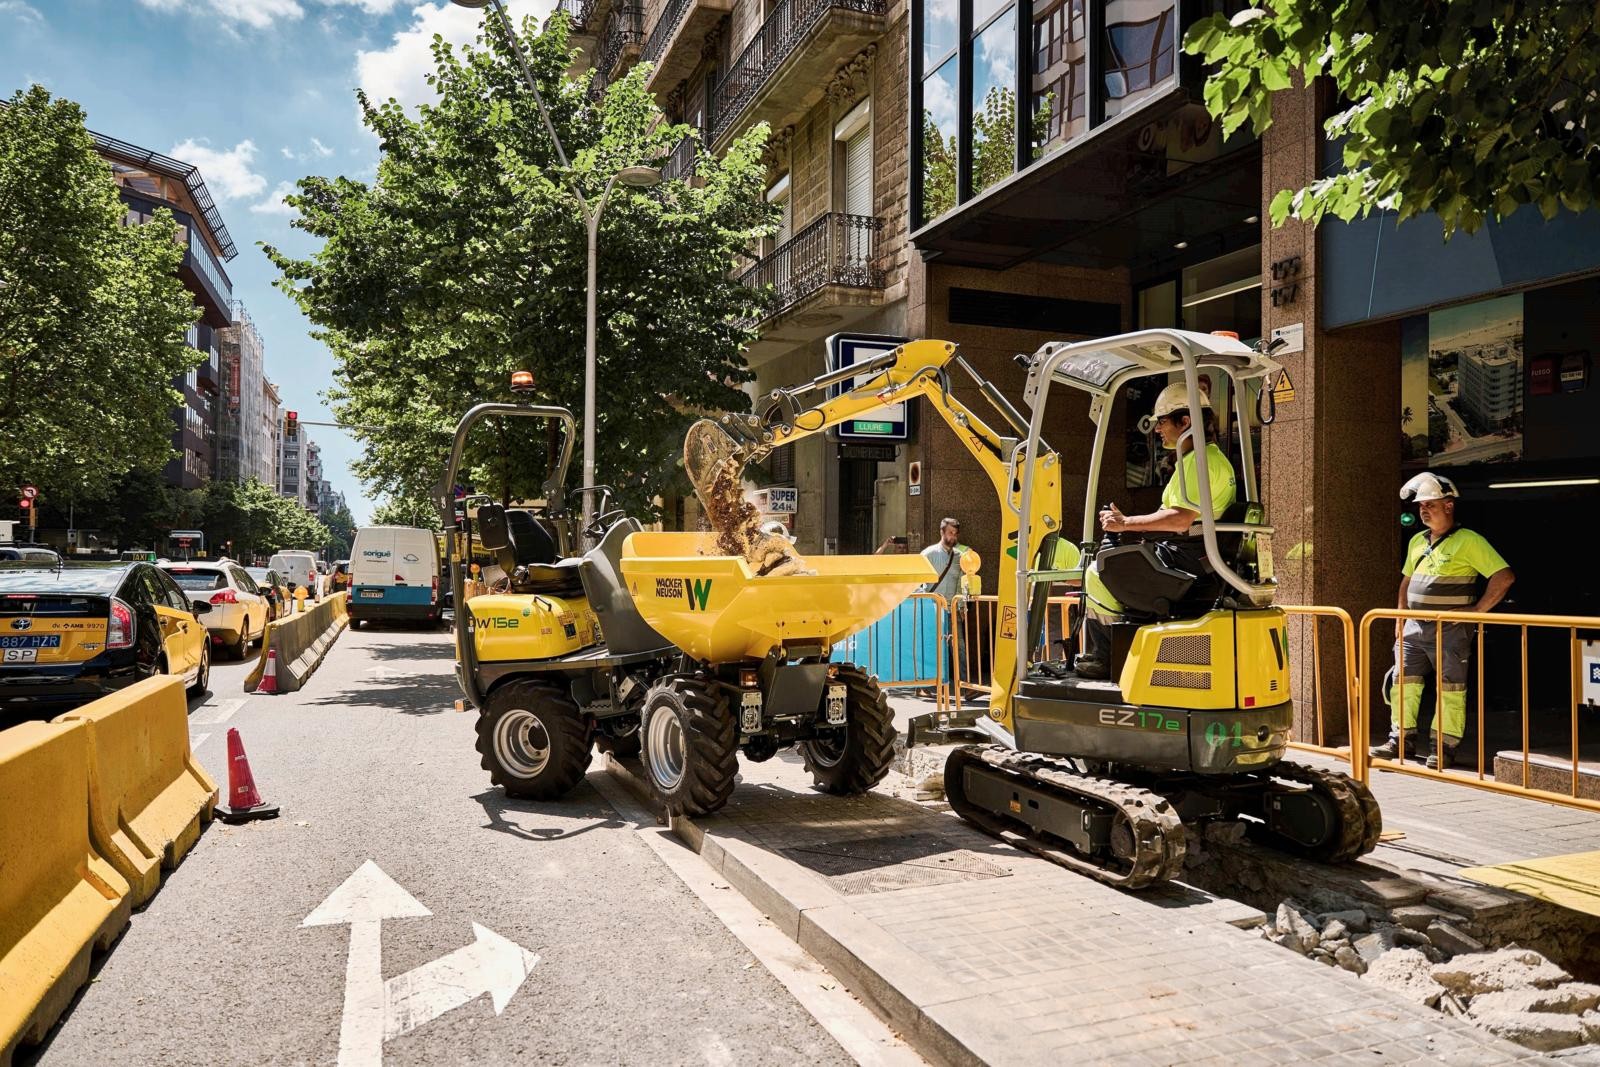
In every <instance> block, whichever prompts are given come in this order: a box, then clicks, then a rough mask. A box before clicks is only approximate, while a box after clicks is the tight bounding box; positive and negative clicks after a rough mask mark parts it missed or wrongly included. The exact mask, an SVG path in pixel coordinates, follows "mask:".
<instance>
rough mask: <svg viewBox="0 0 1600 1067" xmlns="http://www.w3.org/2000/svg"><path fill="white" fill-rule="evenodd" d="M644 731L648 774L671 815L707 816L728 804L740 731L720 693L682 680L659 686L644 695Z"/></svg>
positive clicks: (706, 684) (703, 683) (736, 767)
mask: <svg viewBox="0 0 1600 1067" xmlns="http://www.w3.org/2000/svg"><path fill="white" fill-rule="evenodd" d="M641 733H642V734H643V741H644V752H643V761H644V768H645V773H646V774H647V775H648V777H649V779H650V787H651V788H652V789H654V790H655V794H656V796H658V797H660V798H661V803H662V804H663V805H665V806H666V809H667V810H668V811H669V812H671V813H672V814H674V815H707V814H709V813H711V812H713V811H716V810H717V809H718V808H720V807H722V805H724V804H726V803H727V802H728V797H729V796H731V795H732V794H733V779H734V775H735V774H737V773H738V770H739V731H738V729H737V728H736V727H735V725H734V721H733V712H732V710H731V709H730V708H729V707H728V699H727V697H726V696H724V695H723V693H722V691H721V690H720V689H717V688H715V687H714V686H713V685H712V684H711V683H709V682H707V681H705V680H702V679H699V678H690V677H683V676H679V677H676V678H668V679H665V680H663V681H660V682H657V683H656V684H655V685H654V686H652V687H651V689H650V692H649V694H648V695H647V696H646V697H645V702H644V727H643V729H642V731H641Z"/></svg>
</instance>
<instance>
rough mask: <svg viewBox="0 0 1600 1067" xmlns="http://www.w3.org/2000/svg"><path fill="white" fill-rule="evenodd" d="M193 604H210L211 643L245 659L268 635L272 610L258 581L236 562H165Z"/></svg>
mask: <svg viewBox="0 0 1600 1067" xmlns="http://www.w3.org/2000/svg"><path fill="white" fill-rule="evenodd" d="M160 567H161V569H162V570H164V571H166V572H167V574H168V575H170V576H171V577H172V580H173V581H175V582H177V583H178V588H179V589H182V590H183V591H184V594H185V595H186V596H188V598H189V600H190V602H191V603H195V604H209V605H210V606H211V610H210V611H209V612H207V613H206V615H205V616H204V621H205V624H206V630H207V631H208V632H209V633H210V635H211V643H212V644H214V645H219V646H221V647H223V648H226V649H228V650H230V651H231V652H232V653H233V654H234V656H235V658H238V659H243V658H244V657H245V656H246V655H247V654H248V653H249V651H250V644H251V642H253V641H257V640H260V639H261V638H262V637H263V636H264V635H265V634H266V632H267V620H268V619H269V618H270V617H271V615H272V608H271V606H270V604H269V603H268V601H267V598H266V596H265V595H264V594H263V593H262V591H261V588H260V587H259V586H257V585H256V581H255V579H254V578H252V577H250V575H249V574H247V573H245V569H244V568H243V567H241V566H239V565H238V564H237V563H234V562H233V561H232V560H217V561H215V562H208V561H206V560H198V561H195V562H191V563H163V564H160Z"/></svg>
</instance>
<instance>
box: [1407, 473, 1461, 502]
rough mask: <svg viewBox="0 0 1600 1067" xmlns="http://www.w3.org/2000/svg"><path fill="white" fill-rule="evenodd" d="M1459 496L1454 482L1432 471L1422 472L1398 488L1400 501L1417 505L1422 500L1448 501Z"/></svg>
mask: <svg viewBox="0 0 1600 1067" xmlns="http://www.w3.org/2000/svg"><path fill="white" fill-rule="evenodd" d="M1460 495H1461V494H1460V493H1459V492H1457V491H1456V483H1455V482H1452V481H1451V480H1450V479H1449V478H1446V477H1444V476H1443V475H1439V474H1435V473H1433V472H1432V471H1423V472H1422V473H1421V474H1419V475H1417V476H1416V477H1415V478H1413V479H1411V480H1410V481H1409V482H1407V483H1406V484H1405V485H1402V486H1401V487H1400V499H1401V500H1415V501H1416V502H1417V503H1419V504H1420V503H1422V502H1423V501H1424V500H1449V499H1452V498H1454V497H1458V496H1460Z"/></svg>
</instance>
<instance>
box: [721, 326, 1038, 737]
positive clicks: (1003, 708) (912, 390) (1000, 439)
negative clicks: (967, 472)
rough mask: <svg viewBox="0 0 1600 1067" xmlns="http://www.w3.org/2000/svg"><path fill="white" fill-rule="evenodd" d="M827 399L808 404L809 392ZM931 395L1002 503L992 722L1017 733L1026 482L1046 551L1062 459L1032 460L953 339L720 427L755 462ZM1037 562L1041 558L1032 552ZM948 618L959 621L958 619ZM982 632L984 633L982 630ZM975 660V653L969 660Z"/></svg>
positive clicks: (785, 394) (775, 397) (731, 418)
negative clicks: (968, 383) (964, 387)
mask: <svg viewBox="0 0 1600 1067" xmlns="http://www.w3.org/2000/svg"><path fill="white" fill-rule="evenodd" d="M952 364H954V365H955V366H956V368H957V369H959V370H961V371H963V372H964V373H966V374H967V375H968V376H970V377H971V378H972V380H973V381H974V383H976V385H977V387H978V390H979V392H980V393H982V395H983V396H984V398H985V399H986V400H988V401H989V403H990V405H991V406H992V407H993V408H994V409H995V410H996V411H997V412H998V413H999V415H1000V417H1001V419H1002V420H1004V422H1005V423H1006V424H1007V429H1008V430H1009V431H1011V433H1010V434H1002V433H1000V432H997V431H996V430H995V429H994V428H993V427H991V426H990V425H989V424H988V423H987V422H985V421H984V420H983V419H982V418H980V417H979V416H978V415H977V414H976V413H975V412H973V411H972V410H971V409H970V408H969V407H967V406H966V405H965V404H963V403H962V402H961V401H960V400H958V399H956V397H955V396H954V395H953V394H952V392H951V390H950V375H949V369H950V366H951V365H952ZM846 382H849V383H851V384H850V386H849V388H847V389H846V390H845V391H843V392H841V393H839V394H838V395H836V396H833V397H828V396H827V392H828V389H829V388H830V387H832V386H838V385H841V384H843V383H846ZM814 393H815V394H821V399H820V400H819V401H816V402H811V403H807V400H808V399H809V395H810V394H814ZM916 397H925V398H926V399H927V400H928V403H929V406H930V407H931V408H932V409H933V410H934V412H936V413H937V414H938V415H939V417H940V418H942V419H943V420H944V421H945V423H946V424H947V425H948V426H949V427H950V430H951V432H952V433H954V434H955V436H956V439H957V440H958V441H960V442H961V444H962V446H963V447H964V448H966V450H967V452H968V453H969V454H970V455H971V456H972V457H973V459H974V460H976V461H977V463H978V466H979V467H980V468H982V470H983V472H984V473H985V474H986V475H988V477H989V481H990V482H991V483H992V484H993V485H994V490H995V495H996V497H997V498H998V500H999V503H1000V546H999V549H1000V551H999V554H998V556H997V557H996V559H997V560H998V561H999V567H1000V578H999V581H998V582H997V583H996V593H997V599H998V600H999V613H998V616H997V625H996V626H995V628H994V641H995V647H994V652H993V656H992V659H991V662H992V664H993V677H992V690H991V695H990V704H989V717H990V718H991V719H992V720H994V721H995V722H996V723H998V724H999V725H1000V726H1001V727H1003V728H1004V729H1005V731H1006V733H1007V734H1008V735H1009V734H1010V733H1011V731H1012V717H1011V708H1012V697H1013V695H1014V694H1015V690H1016V641H1017V638H1018V624H1017V604H1016V595H1017V594H1016V590H1017V582H1016V568H1017V566H1018V546H1017V529H1018V525H1019V518H1020V515H1021V508H1022V500H1023V493H1022V487H1023V484H1024V482H1025V481H1029V480H1031V482H1032V492H1031V493H1030V494H1029V495H1028V499H1029V502H1030V507H1029V510H1030V512H1031V514H1030V516H1029V528H1030V529H1034V530H1044V531H1047V534H1048V535H1049V536H1047V539H1046V543H1045V546H1044V547H1045V548H1049V547H1052V546H1053V543H1054V542H1053V535H1055V534H1056V533H1057V532H1058V531H1059V530H1060V529H1061V519H1062V516H1061V461H1060V458H1059V457H1058V456H1057V455H1056V453H1055V452H1053V451H1050V450H1048V449H1043V448H1041V449H1040V450H1039V454H1038V455H1036V456H1027V455H1025V454H1023V453H1024V450H1023V449H1022V448H1021V447H1020V444H1019V442H1020V439H1021V438H1023V437H1025V436H1026V434H1027V429H1028V428H1027V424H1026V422H1025V420H1024V419H1023V418H1022V416H1021V415H1020V414H1019V413H1018V412H1017V411H1016V409H1015V408H1014V407H1012V405H1011V403H1010V402H1009V401H1008V400H1006V398H1005V396H1004V395H1003V394H1002V393H1001V392H1000V391H999V390H998V389H997V388H995V387H994V385H993V384H992V383H990V382H988V381H987V380H985V379H983V378H982V377H980V376H979V375H978V374H977V372H976V371H974V370H973V369H972V367H971V366H970V365H969V364H968V363H967V362H966V360H964V359H962V357H961V356H960V355H959V354H958V352H957V349H956V346H955V345H954V344H952V343H951V342H948V341H936V340H922V341H911V342H908V343H906V344H904V345H901V346H900V347H898V348H896V349H895V350H894V351H892V352H888V353H885V354H884V355H882V356H879V357H877V358H876V359H872V360H869V361H867V362H866V363H862V364H856V365H853V366H850V367H846V368H842V369H840V370H836V371H830V372H828V373H827V374H822V375H819V376H818V377H816V378H813V379H812V380H811V381H809V382H807V383H805V384H803V385H799V386H794V387H790V388H785V389H777V390H774V391H773V392H772V394H771V395H770V397H769V398H768V403H767V406H766V410H765V411H764V412H763V413H761V414H759V415H743V416H741V415H726V416H723V417H722V418H721V419H719V420H718V421H717V425H718V427H719V428H720V429H722V430H723V431H724V432H725V433H726V434H727V435H728V437H729V438H730V439H731V440H732V442H733V448H732V454H733V456H734V457H735V458H737V459H738V460H739V461H740V462H741V463H751V462H756V461H759V460H760V459H761V458H762V457H764V456H765V455H766V454H767V453H769V452H770V451H771V450H772V449H774V448H777V447H779V446H781V445H786V444H791V443H793V442H795V441H799V440H801V439H802V438H806V437H810V436H811V435H813V434H817V433H822V432H824V431H826V430H827V429H829V428H830V427H833V426H837V425H839V424H840V423H842V422H845V421H847V420H849V419H856V418H861V417H863V416H865V415H867V414H868V413H870V412H872V411H874V410H876V409H878V408H881V407H883V406H885V405H888V404H897V403H902V402H905V401H909V400H912V399H915V398H916ZM1029 554H1030V555H1032V556H1033V557H1034V558H1035V559H1038V558H1040V550H1038V549H1035V550H1033V551H1031V552H1030V553H1029ZM952 618H954V617H953V616H952ZM978 632H980V633H981V632H982V631H978ZM967 654H968V656H969V657H970V655H971V653H970V652H969V653H967Z"/></svg>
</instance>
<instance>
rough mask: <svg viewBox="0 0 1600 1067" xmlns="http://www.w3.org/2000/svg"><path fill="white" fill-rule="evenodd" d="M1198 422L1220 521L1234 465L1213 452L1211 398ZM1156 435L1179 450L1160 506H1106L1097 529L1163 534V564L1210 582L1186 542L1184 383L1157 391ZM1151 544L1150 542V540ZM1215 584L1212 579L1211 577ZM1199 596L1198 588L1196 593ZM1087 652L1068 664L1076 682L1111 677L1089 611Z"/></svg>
mask: <svg viewBox="0 0 1600 1067" xmlns="http://www.w3.org/2000/svg"><path fill="white" fill-rule="evenodd" d="M1200 407H1201V412H1202V414H1201V417H1202V418H1203V419H1204V420H1205V436H1206V453H1205V455H1206V470H1207V472H1208V474H1209V476H1210V482H1211V509H1212V514H1213V515H1215V516H1216V517H1217V518H1219V519H1220V518H1221V517H1222V516H1223V514H1224V513H1225V512H1226V511H1227V510H1228V509H1229V508H1230V507H1232V506H1233V502H1234V499H1235V498H1236V496H1237V494H1238V489H1237V484H1236V481H1235V478H1234V473H1233V464H1231V463H1230V462H1228V457H1227V455H1226V454H1225V453H1224V452H1223V451H1222V449H1221V448H1219V447H1217V443H1216V436H1217V422H1216V416H1215V415H1214V414H1213V413H1212V411H1211V398H1210V397H1209V396H1208V395H1207V394H1206V393H1204V392H1202V393H1201V394H1200ZM1152 416H1153V418H1154V420H1155V430H1156V432H1157V433H1159V434H1160V435H1161V445H1162V447H1163V448H1166V449H1168V450H1169V451H1175V450H1178V449H1179V448H1180V447H1181V449H1182V453H1183V454H1182V458H1181V459H1180V460H1179V461H1178V464H1177V466H1176V468H1175V469H1174V470H1173V472H1172V478H1171V479H1170V480H1169V481H1168V482H1167V487H1166V489H1164V490H1163V491H1162V493H1161V507H1160V508H1158V509H1156V510H1155V511H1152V512H1150V513H1149V514H1147V515H1124V514H1123V513H1122V511H1121V510H1120V509H1119V508H1118V507H1117V505H1116V504H1109V505H1107V506H1106V508H1105V509H1104V510H1103V511H1101V512H1100V528H1101V529H1103V530H1104V531H1105V532H1106V533H1133V534H1145V535H1150V534H1154V535H1164V536H1162V539H1161V540H1159V541H1158V542H1157V543H1156V545H1155V552H1156V555H1157V557H1158V558H1159V559H1160V561H1161V562H1162V564H1164V565H1165V566H1167V567H1170V568H1172V569H1173V570H1177V571H1185V572H1187V573H1189V574H1193V575H1195V576H1196V578H1199V579H1202V580H1203V579H1205V578H1207V577H1210V567H1209V566H1208V564H1207V562H1206V549H1205V542H1204V541H1202V540H1201V539H1200V538H1198V537H1190V536H1189V529H1190V527H1192V526H1193V525H1194V524H1195V523H1196V522H1197V521H1199V519H1200V505H1199V504H1198V503H1196V502H1195V501H1194V500H1193V499H1192V494H1195V493H1197V492H1199V485H1200V480H1199V476H1198V474H1197V472H1196V462H1197V461H1196V457H1195V452H1194V443H1193V439H1192V438H1186V437H1184V434H1185V433H1186V432H1188V429H1189V426H1190V424H1191V421H1192V419H1191V415H1190V412H1189V393H1188V389H1187V387H1186V386H1185V385H1184V383H1183V382H1181V381H1177V382H1173V383H1172V384H1171V385H1168V386H1167V387H1166V388H1165V389H1163V390H1161V393H1160V395H1158V396H1157V397H1156V403H1155V408H1154V410H1153V412H1152ZM1150 539H1151V540H1155V538H1150ZM1210 584H1212V585H1215V578H1214V577H1212V578H1211V583H1210ZM1106 589H1107V591H1109V592H1110V593H1111V594H1112V595H1113V596H1116V595H1117V589H1116V586H1115V585H1114V583H1112V582H1109V581H1108V582H1107V583H1106ZM1203 591H1204V585H1202V584H1200V583H1197V585H1196V587H1195V592H1196V594H1199V593H1202V592H1203ZM1085 626H1086V627H1087V634H1086V646H1087V647H1086V650H1085V651H1084V652H1083V653H1082V654H1080V655H1079V656H1078V658H1077V660H1076V662H1075V663H1074V665H1073V669H1074V672H1075V673H1076V674H1077V675H1078V677H1080V678H1095V679H1101V678H1109V677H1110V674H1111V641H1110V633H1109V632H1108V631H1107V630H1106V627H1105V624H1104V623H1103V622H1101V621H1099V620H1097V619H1096V618H1095V617H1094V614H1093V612H1092V610H1091V612H1090V613H1089V614H1088V615H1087V616H1086V619H1085Z"/></svg>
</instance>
